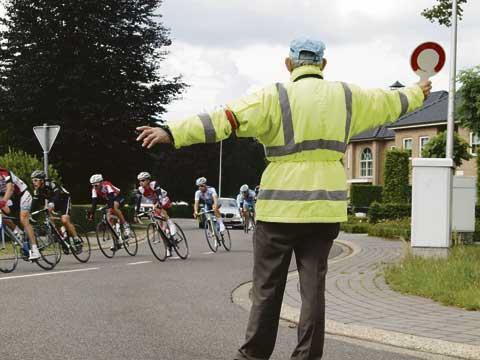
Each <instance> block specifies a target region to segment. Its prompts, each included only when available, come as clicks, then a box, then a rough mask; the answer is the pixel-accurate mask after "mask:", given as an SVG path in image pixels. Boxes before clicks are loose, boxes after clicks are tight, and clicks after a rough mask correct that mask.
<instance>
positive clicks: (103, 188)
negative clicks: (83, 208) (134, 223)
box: [88, 174, 130, 237]
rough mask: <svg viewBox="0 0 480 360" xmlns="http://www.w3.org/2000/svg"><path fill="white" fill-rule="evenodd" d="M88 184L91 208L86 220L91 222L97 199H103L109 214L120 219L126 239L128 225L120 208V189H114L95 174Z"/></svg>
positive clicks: (121, 202)
mask: <svg viewBox="0 0 480 360" xmlns="http://www.w3.org/2000/svg"><path fill="white" fill-rule="evenodd" d="M90 184H91V185H92V208H91V209H90V211H89V212H88V219H89V220H93V217H94V213H95V209H96V208H97V203H98V199H99V198H101V199H104V200H105V201H106V202H107V204H108V208H109V209H110V213H109V221H110V214H113V215H116V216H117V217H118V218H119V219H120V224H121V225H122V226H123V230H124V234H125V236H126V237H128V236H130V225H129V224H128V223H127V222H126V221H125V217H124V216H123V213H122V210H120V207H121V206H122V205H123V203H124V202H125V198H124V197H123V196H122V195H121V193H120V189H119V188H117V187H115V186H114V185H113V184H112V183H111V182H110V181H106V180H104V179H103V176H102V175H101V174H95V175H92V176H91V177H90Z"/></svg>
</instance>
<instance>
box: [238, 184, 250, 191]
mask: <svg viewBox="0 0 480 360" xmlns="http://www.w3.org/2000/svg"><path fill="white" fill-rule="evenodd" d="M248 190H249V187H248V185H247V184H243V185H242V186H241V187H240V192H247V191H248Z"/></svg>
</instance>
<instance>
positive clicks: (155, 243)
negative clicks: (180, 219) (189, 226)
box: [138, 209, 190, 261]
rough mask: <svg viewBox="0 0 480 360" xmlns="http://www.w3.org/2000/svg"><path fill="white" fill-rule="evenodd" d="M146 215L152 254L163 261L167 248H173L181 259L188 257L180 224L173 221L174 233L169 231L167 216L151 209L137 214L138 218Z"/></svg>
mask: <svg viewBox="0 0 480 360" xmlns="http://www.w3.org/2000/svg"><path fill="white" fill-rule="evenodd" d="M143 216H148V217H149V220H150V223H149V224H148V226H147V241H148V246H149V247H150V250H152V253H153V255H154V256H155V257H156V258H157V259H158V260H159V261H165V259H166V258H167V250H170V253H171V252H172V249H173V250H175V252H176V253H177V255H178V257H179V258H180V259H182V260H185V259H187V258H188V255H189V254H190V249H189V247H188V242H187V238H186V236H185V233H184V232H183V230H182V228H181V227H180V225H178V224H177V223H175V222H174V224H175V227H176V232H175V234H174V235H172V234H171V233H170V229H169V227H168V223H167V220H168V219H167V218H165V217H164V216H162V215H160V214H158V213H156V212H155V209H151V210H149V211H148V212H144V213H141V214H139V215H138V217H139V218H141V217H143Z"/></svg>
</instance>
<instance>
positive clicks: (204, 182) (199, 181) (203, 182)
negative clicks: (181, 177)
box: [195, 177, 207, 186]
mask: <svg viewBox="0 0 480 360" xmlns="http://www.w3.org/2000/svg"><path fill="white" fill-rule="evenodd" d="M206 183H207V179H206V178H204V177H201V178H198V179H197V181H195V184H196V185H197V186H200V185H205V184H206Z"/></svg>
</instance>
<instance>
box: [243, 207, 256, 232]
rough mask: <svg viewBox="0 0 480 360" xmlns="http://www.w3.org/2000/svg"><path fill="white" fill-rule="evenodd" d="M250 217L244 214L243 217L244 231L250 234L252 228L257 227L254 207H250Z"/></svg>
mask: <svg viewBox="0 0 480 360" xmlns="http://www.w3.org/2000/svg"><path fill="white" fill-rule="evenodd" d="M247 211H248V217H246V216H245V215H242V218H243V231H244V232H245V234H248V232H249V231H250V230H254V229H255V211H254V210H253V208H252V207H250V206H249V207H248V210H247Z"/></svg>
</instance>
